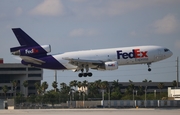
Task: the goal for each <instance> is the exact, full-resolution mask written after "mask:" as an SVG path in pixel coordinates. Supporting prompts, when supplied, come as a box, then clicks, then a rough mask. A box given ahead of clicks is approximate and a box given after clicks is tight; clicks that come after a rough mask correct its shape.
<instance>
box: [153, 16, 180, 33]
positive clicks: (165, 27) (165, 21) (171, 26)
mask: <svg viewBox="0 0 180 115" xmlns="http://www.w3.org/2000/svg"><path fill="white" fill-rule="evenodd" d="M152 26H153V28H154V29H155V32H156V33H158V34H170V33H173V32H175V31H176V29H177V27H178V20H177V19H176V17H175V16H174V15H171V14H168V15H166V16H165V17H164V18H162V19H159V20H157V21H156V22H154V23H153V25H152Z"/></svg>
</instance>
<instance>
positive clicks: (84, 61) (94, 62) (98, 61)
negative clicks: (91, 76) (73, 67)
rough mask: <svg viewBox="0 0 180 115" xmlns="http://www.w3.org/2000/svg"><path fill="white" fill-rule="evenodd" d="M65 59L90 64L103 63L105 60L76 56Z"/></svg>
mask: <svg viewBox="0 0 180 115" xmlns="http://www.w3.org/2000/svg"><path fill="white" fill-rule="evenodd" d="M63 59H65V60H69V61H70V63H72V62H75V63H89V64H102V63H103V61H100V60H84V59H74V58H68V57H66V58H63Z"/></svg>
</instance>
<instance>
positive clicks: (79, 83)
mask: <svg viewBox="0 0 180 115" xmlns="http://www.w3.org/2000/svg"><path fill="white" fill-rule="evenodd" d="M77 86H78V88H79V89H78V92H79V99H80V97H81V90H80V88H81V87H82V83H81V81H78V83H77Z"/></svg>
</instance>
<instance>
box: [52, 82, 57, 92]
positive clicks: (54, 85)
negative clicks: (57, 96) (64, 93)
mask: <svg viewBox="0 0 180 115" xmlns="http://www.w3.org/2000/svg"><path fill="white" fill-rule="evenodd" d="M57 84H58V83H57V82H56V81H54V82H53V83H52V87H53V88H54V91H55V92H56V90H57V87H58V85H57Z"/></svg>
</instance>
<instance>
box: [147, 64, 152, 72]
mask: <svg viewBox="0 0 180 115" xmlns="http://www.w3.org/2000/svg"><path fill="white" fill-rule="evenodd" d="M147 65H148V71H149V72H150V71H151V68H150V65H151V63H147Z"/></svg>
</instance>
